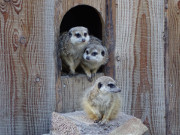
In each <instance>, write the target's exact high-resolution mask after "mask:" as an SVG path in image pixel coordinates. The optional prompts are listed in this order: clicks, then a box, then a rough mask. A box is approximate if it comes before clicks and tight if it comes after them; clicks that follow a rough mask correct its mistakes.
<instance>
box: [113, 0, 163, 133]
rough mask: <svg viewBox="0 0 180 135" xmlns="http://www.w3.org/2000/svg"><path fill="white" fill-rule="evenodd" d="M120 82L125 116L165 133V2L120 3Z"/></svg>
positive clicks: (118, 47) (118, 13) (117, 32)
mask: <svg viewBox="0 0 180 135" xmlns="http://www.w3.org/2000/svg"><path fill="white" fill-rule="evenodd" d="M116 17H117V22H116V24H117V26H116V27H117V31H116V49H115V50H116V52H115V56H116V60H117V61H116V75H117V77H116V80H117V81H118V85H119V86H120V88H121V89H122V97H123V98H124V102H123V103H124V104H123V105H124V106H123V108H122V110H123V111H124V112H125V113H128V114H132V115H134V116H136V117H138V118H140V119H141V120H142V121H144V123H145V124H146V126H147V127H148V128H149V134H159V135H160V134H165V132H166V128H165V127H166V126H165V118H164V116H165V91H164V41H163V32H164V26H163V25H162V24H164V0H158V1H153V0H146V1H144V0H137V1H134V0H130V1H124V0H117V16H116Z"/></svg>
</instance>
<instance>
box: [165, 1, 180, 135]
mask: <svg viewBox="0 0 180 135" xmlns="http://www.w3.org/2000/svg"><path fill="white" fill-rule="evenodd" d="M167 19H168V20H167V22H168V23H167V25H168V29H167V30H168V43H169V45H168V46H167V47H166V52H167V55H166V57H167V59H166V75H167V77H166V79H167V80H166V82H167V84H166V90H167V93H166V94H167V95H168V96H167V97H169V99H167V100H168V101H169V104H168V105H169V108H168V109H169V110H168V112H167V117H168V121H167V122H168V123H167V124H168V125H167V128H168V129H167V134H173V135H178V134H180V126H179V125H180V105H179V104H180V91H179V89H180V83H179V82H180V1H179V0H169V1H168V9H167Z"/></svg>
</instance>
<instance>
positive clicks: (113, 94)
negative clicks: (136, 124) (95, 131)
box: [82, 76, 120, 124]
mask: <svg viewBox="0 0 180 135" xmlns="http://www.w3.org/2000/svg"><path fill="white" fill-rule="evenodd" d="M99 83H102V87H101V88H99V87H98V85H99ZM111 83H112V84H115V81H114V80H113V79H112V78H111V77H108V76H103V77H100V78H98V79H97V80H96V82H95V84H94V85H93V86H92V87H90V88H89V89H87V90H86V93H85V95H84V97H83V99H82V107H83V109H84V111H85V112H86V113H87V115H88V117H89V118H90V119H92V120H94V121H95V122H99V123H100V124H105V123H107V122H108V121H109V120H112V119H114V118H116V116H117V114H118V112H119V109H120V95H119V93H117V92H120V89H119V88H118V87H116V85H115V87H114V88H113V89H112V88H109V86H108V85H109V84H111Z"/></svg>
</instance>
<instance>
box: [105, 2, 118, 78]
mask: <svg viewBox="0 0 180 135" xmlns="http://www.w3.org/2000/svg"><path fill="white" fill-rule="evenodd" d="M115 2H116V1H115V0H106V21H105V34H106V35H105V44H106V47H107V49H108V53H109V62H108V63H107V64H106V66H105V75H107V76H111V77H112V78H114V79H115V78H116V75H115V73H116V72H115V70H116V68H115V59H114V57H115V55H114V53H115V43H116V38H115V37H116V34H115V32H116V3H115Z"/></svg>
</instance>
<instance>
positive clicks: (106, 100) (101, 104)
mask: <svg viewBox="0 0 180 135" xmlns="http://www.w3.org/2000/svg"><path fill="white" fill-rule="evenodd" d="M96 100H97V101H96V103H97V107H98V108H99V110H100V112H104V111H105V110H106V108H109V106H110V103H111V98H110V97H109V95H107V96H101V95H99V96H98V98H97V99H96Z"/></svg>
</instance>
